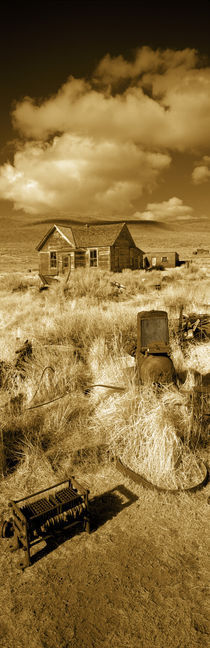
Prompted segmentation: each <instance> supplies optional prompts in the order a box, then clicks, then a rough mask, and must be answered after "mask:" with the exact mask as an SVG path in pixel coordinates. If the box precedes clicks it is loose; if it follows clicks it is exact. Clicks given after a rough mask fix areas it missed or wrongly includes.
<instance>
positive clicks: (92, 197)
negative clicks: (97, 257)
mask: <svg viewBox="0 0 210 648" xmlns="http://www.w3.org/2000/svg"><path fill="white" fill-rule="evenodd" d="M169 164H170V157H169V156H168V155H166V154H163V153H158V152H156V153H153V152H149V151H143V150H141V149H140V148H139V147H138V146H136V145H135V144H134V143H132V142H127V143H122V144H120V145H119V143H118V142H114V141H103V142H97V141H94V140H93V139H91V138H88V137H86V138H84V137H83V138H82V137H78V136H76V135H74V136H72V135H70V134H68V133H66V134H64V135H62V136H60V137H55V138H54V139H53V141H52V143H51V144H48V145H47V146H46V145H42V144H41V143H39V144H37V143H31V144H29V143H28V144H26V145H25V146H23V148H22V150H20V151H19V152H18V153H16V155H15V157H14V164H13V166H12V165H10V164H6V165H4V166H3V167H2V168H1V170H0V194H1V195H3V196H4V198H6V199H9V200H13V201H14V204H15V208H16V209H24V210H25V211H27V212H30V213H38V212H40V213H42V212H43V210H50V211H52V212H53V211H55V212H56V213H57V212H58V211H60V212H61V213H66V214H70V213H71V214H79V213H80V212H81V211H82V212H84V213H87V212H88V213H89V214H90V215H98V216H99V215H101V216H103V215H105V214H106V216H107V217H109V216H110V215H111V214H119V213H121V214H124V213H125V214H126V213H128V212H129V213H130V212H132V210H133V206H134V202H135V201H136V200H138V198H139V197H140V196H141V194H142V192H143V189H145V188H147V190H149V191H151V190H152V188H153V187H154V186H155V184H156V182H157V179H158V176H159V174H160V173H161V172H162V171H164V170H165V169H166V168H167V167H168V166H169Z"/></svg>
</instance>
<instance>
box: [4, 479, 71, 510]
mask: <svg viewBox="0 0 210 648" xmlns="http://www.w3.org/2000/svg"><path fill="white" fill-rule="evenodd" d="M72 479H73V478H72ZM69 481H70V480H69V479H68V478H67V479H64V481H62V482H59V483H58V484H53V486H49V487H48V488H43V490H40V491H36V493H33V494H32V495H27V497H22V498H21V499H19V500H12V501H13V502H15V504H18V503H19V502H24V501H25V500H27V499H30V497H34V496H35V495H40V493H46V491H49V490H51V489H52V488H57V486H61V484H66V482H69Z"/></svg>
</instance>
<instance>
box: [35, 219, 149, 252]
mask: <svg viewBox="0 0 210 648" xmlns="http://www.w3.org/2000/svg"><path fill="white" fill-rule="evenodd" d="M125 226H126V227H127V225H126V223H117V224H115V223H108V224H106V225H104V224H103V225H71V226H69V227H67V226H65V225H56V224H55V225H53V226H52V227H51V228H50V229H49V230H48V232H47V234H45V236H44V238H43V239H42V240H41V241H40V243H39V245H37V250H38V251H39V250H41V248H42V247H43V245H44V244H45V242H46V241H47V239H48V238H49V236H50V235H51V234H52V232H53V231H54V229H57V230H58V232H60V234H61V235H62V236H63V238H65V239H66V241H68V243H69V245H71V247H72V246H73V247H75V248H87V247H104V246H106V245H113V244H114V243H115V241H116V239H117V237H118V236H119V234H120V232H121V230H122V229H123V227H125ZM128 231H129V229H128ZM129 234H130V237H131V239H132V240H133V237H132V236H131V233H130V231H129ZM133 243H134V246H135V247H137V246H136V244H135V242H134V241H133Z"/></svg>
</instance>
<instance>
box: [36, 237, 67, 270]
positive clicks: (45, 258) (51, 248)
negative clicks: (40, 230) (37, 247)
mask: <svg viewBox="0 0 210 648" xmlns="http://www.w3.org/2000/svg"><path fill="white" fill-rule="evenodd" d="M50 252H56V266H55V267H54V268H52V267H51V266H50ZM67 256H68V257H69V260H68V266H69V270H70V269H71V270H72V269H74V250H73V249H72V247H71V245H70V244H69V243H68V242H67V241H66V240H65V238H64V237H63V236H61V234H60V233H59V232H58V231H57V230H54V232H52V233H51V234H50V236H49V238H48V239H47V240H46V241H45V243H44V245H43V247H42V250H41V252H39V272H40V274H41V275H43V276H50V277H53V276H56V275H59V274H63V273H65V272H66V271H67V270H68V269H65V270H64V263H63V258H64V257H67Z"/></svg>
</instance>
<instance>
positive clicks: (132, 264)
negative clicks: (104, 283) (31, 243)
mask: <svg viewBox="0 0 210 648" xmlns="http://www.w3.org/2000/svg"><path fill="white" fill-rule="evenodd" d="M36 249H37V250H38V252H39V275H40V277H41V279H42V280H43V281H44V282H45V283H47V282H48V281H50V279H51V278H52V277H56V276H61V275H68V274H69V273H70V272H71V271H72V270H75V269H76V268H81V267H85V268H100V269H103V270H111V271H113V272H120V271H121V270H123V269H124V268H130V269H132V270H135V269H138V268H142V267H143V254H144V253H143V251H142V250H140V249H139V248H138V247H137V246H136V244H135V242H134V240H133V238H132V236H131V233H130V231H129V229H128V227H127V225H126V223H119V224H117V225H116V224H113V223H110V224H108V225H70V226H68V227H66V226H64V225H61V226H60V225H53V226H52V227H51V228H50V229H49V230H48V232H47V233H46V234H45V236H44V238H43V239H42V240H41V241H40V243H39V245H37V248H36Z"/></svg>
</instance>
